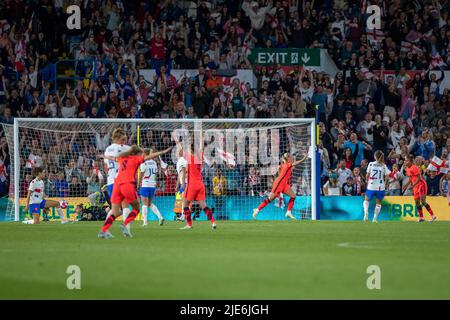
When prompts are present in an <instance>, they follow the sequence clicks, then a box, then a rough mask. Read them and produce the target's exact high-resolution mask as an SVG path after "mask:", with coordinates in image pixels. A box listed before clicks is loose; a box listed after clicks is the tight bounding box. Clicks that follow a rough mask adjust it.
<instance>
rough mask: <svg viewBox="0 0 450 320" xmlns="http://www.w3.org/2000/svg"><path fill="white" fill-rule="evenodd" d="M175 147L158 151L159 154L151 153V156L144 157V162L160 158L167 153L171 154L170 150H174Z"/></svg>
mask: <svg viewBox="0 0 450 320" xmlns="http://www.w3.org/2000/svg"><path fill="white" fill-rule="evenodd" d="M173 147H174V146H171V147H169V148H167V149H164V150H162V151H158V152H154V153H150V154H149V155H147V156H145V157H144V160H145V161H147V160H150V159H154V158H158V157H159V156H162V155H163V154H166V153H167V152H169V151H170V150H172V149H173Z"/></svg>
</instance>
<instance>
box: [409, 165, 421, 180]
mask: <svg viewBox="0 0 450 320" xmlns="http://www.w3.org/2000/svg"><path fill="white" fill-rule="evenodd" d="M406 175H407V176H408V177H409V180H411V183H412V184H414V183H416V181H417V179H419V175H420V169H419V167H418V166H416V165H415V164H413V165H412V166H411V167H409V168H406Z"/></svg>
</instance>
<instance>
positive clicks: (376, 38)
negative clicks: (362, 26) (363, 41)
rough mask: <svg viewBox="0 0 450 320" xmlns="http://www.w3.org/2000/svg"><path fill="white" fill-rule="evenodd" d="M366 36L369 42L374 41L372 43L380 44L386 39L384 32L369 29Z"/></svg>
mask: <svg viewBox="0 0 450 320" xmlns="http://www.w3.org/2000/svg"><path fill="white" fill-rule="evenodd" d="M366 35H367V40H369V41H372V42H380V41H383V40H384V39H385V38H386V36H385V35H384V31H383V30H379V29H373V30H369V29H367V30H366Z"/></svg>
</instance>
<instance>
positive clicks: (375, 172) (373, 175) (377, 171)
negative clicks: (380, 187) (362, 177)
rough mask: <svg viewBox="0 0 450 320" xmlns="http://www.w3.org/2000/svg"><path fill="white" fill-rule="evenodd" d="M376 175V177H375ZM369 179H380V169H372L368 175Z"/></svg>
mask: <svg viewBox="0 0 450 320" xmlns="http://www.w3.org/2000/svg"><path fill="white" fill-rule="evenodd" d="M377 176H378V177H377ZM370 178H371V179H378V180H382V177H381V170H376V169H374V170H373V173H372V176H371V177H370Z"/></svg>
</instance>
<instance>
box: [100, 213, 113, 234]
mask: <svg viewBox="0 0 450 320" xmlns="http://www.w3.org/2000/svg"><path fill="white" fill-rule="evenodd" d="M114 220H116V217H115V216H113V215H110V216H109V217H108V219H106V221H105V223H104V224H103V227H102V232H106V231H108V229H109V228H111V226H112V224H113V223H114Z"/></svg>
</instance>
